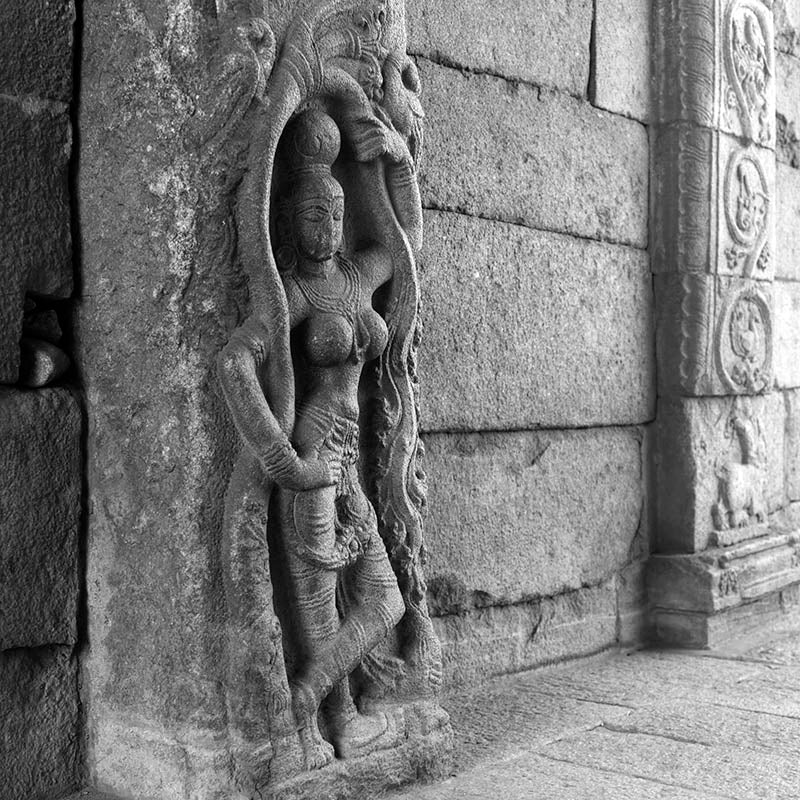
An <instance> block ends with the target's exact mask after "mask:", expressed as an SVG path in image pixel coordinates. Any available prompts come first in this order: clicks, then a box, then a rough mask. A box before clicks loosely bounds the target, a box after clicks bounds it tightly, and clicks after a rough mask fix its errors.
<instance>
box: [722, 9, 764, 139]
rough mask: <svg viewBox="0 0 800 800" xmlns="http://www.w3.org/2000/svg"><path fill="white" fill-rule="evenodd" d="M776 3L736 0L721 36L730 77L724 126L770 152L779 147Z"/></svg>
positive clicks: (726, 82)
mask: <svg viewBox="0 0 800 800" xmlns="http://www.w3.org/2000/svg"><path fill="white" fill-rule="evenodd" d="M771 5H772V4H771V3H769V4H767V3H765V2H762V1H761V0H733V2H729V3H728V6H727V8H726V11H725V18H724V23H723V25H724V27H723V34H722V47H723V52H724V61H725V73H724V79H723V87H722V92H723V98H724V99H723V104H722V109H723V113H722V123H723V125H722V127H724V128H725V130H728V131H730V132H731V133H735V134H736V135H740V136H743V137H744V138H746V139H748V140H750V141H753V142H758V143H759V144H762V145H765V146H767V147H769V146H772V147H774V145H775V94H774V81H775V55H774V48H773V42H774V29H773V28H774V26H773V21H772V11H771Z"/></svg>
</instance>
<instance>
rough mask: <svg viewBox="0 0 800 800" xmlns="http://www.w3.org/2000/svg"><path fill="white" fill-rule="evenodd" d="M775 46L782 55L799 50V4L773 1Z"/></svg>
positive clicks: (795, 0)
mask: <svg viewBox="0 0 800 800" xmlns="http://www.w3.org/2000/svg"><path fill="white" fill-rule="evenodd" d="M774 14H775V46H776V47H777V48H778V50H780V51H782V52H784V53H795V54H797V53H798V51H799V49H800V2H799V1H798V0H775V8H774Z"/></svg>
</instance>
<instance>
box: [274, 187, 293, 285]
mask: <svg viewBox="0 0 800 800" xmlns="http://www.w3.org/2000/svg"><path fill="white" fill-rule="evenodd" d="M275 263H276V264H277V266H278V270H279V271H280V272H281V274H286V273H289V272H292V271H294V268H295V267H296V266H297V249H296V248H295V245H294V239H293V237H292V219H291V211H290V209H289V206H288V204H287V203H286V202H279V203H277V211H276V212H275Z"/></svg>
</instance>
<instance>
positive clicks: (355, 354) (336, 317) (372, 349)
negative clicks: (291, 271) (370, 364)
mask: <svg viewBox="0 0 800 800" xmlns="http://www.w3.org/2000/svg"><path fill="white" fill-rule="evenodd" d="M304 338H305V342H304V343H305V351H306V353H305V354H306V358H307V359H308V361H309V363H310V364H313V365H314V366H316V367H335V366H337V365H339V364H344V363H345V362H347V361H350V362H363V361H369V360H371V359H373V358H376V357H377V356H379V355H380V354H381V353H382V352H383V351H384V349H385V348H386V344H387V342H388V340H389V333H388V330H387V328H386V323H385V322H384V321H383V318H382V317H381V315H380V314H378V313H377V312H376V311H375V310H374V309H372V308H365V309H362V310H361V311H360V312H359V313H357V314H355V315H354V316H353V321H352V323H351V322H350V320H349V319H348V318H347V317H345V316H344V315H343V314H336V313H330V312H320V313H318V314H315V315H314V316H312V317H311V318H310V319H309V320H308V322H307V323H306V330H305V337H304Z"/></svg>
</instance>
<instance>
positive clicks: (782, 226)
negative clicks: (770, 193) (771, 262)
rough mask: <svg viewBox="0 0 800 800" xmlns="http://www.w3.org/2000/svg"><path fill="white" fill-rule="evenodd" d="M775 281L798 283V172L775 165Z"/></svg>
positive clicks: (799, 181)
mask: <svg viewBox="0 0 800 800" xmlns="http://www.w3.org/2000/svg"><path fill="white" fill-rule="evenodd" d="M777 171H778V174H777V187H776V192H777V215H776V216H777V224H776V229H777V237H776V238H777V253H776V259H775V277H777V278H783V279H785V280H793V281H800V170H797V169H793V168H792V167H789V166H786V165H785V164H780V163H779V164H778V165H777Z"/></svg>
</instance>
